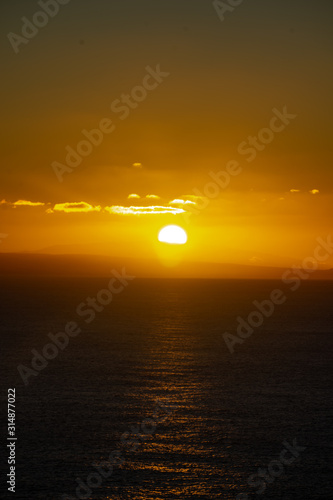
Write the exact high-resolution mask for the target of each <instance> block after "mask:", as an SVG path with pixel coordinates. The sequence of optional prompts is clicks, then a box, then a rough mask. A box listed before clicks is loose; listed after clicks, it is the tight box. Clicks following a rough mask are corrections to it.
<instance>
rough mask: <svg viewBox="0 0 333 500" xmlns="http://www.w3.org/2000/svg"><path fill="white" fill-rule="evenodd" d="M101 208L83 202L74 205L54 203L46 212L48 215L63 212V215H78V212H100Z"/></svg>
mask: <svg viewBox="0 0 333 500" xmlns="http://www.w3.org/2000/svg"><path fill="white" fill-rule="evenodd" d="M101 210H102V207H101V206H100V205H97V206H93V205H90V204H89V203H86V202H85V201H80V202H74V203H56V204H55V205H54V207H53V208H49V209H48V210H46V212H47V213H48V214H53V213H54V212H65V213H67V214H68V213H78V212H85V213H86V212H100V211H101Z"/></svg>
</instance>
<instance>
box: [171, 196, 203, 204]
mask: <svg viewBox="0 0 333 500" xmlns="http://www.w3.org/2000/svg"><path fill="white" fill-rule="evenodd" d="M169 205H196V203H195V202H194V201H191V200H181V199H180V198H176V199H175V200H172V201H169Z"/></svg>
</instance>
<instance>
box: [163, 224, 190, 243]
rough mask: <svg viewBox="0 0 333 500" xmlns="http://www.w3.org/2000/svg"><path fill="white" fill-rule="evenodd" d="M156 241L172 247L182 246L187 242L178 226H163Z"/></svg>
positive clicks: (184, 232)
mask: <svg viewBox="0 0 333 500" xmlns="http://www.w3.org/2000/svg"><path fill="white" fill-rule="evenodd" d="M158 241H161V242H162V243H169V244H172V245H184V244H185V243H186V242H187V234H186V231H184V229H183V228H182V227H180V226H173V225H171V226H165V227H163V228H162V229H161V230H160V232H159V233H158Z"/></svg>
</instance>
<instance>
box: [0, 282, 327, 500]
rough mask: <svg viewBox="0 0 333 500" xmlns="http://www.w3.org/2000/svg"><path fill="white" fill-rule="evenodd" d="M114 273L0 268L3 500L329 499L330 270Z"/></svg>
mask: <svg viewBox="0 0 333 500" xmlns="http://www.w3.org/2000/svg"><path fill="white" fill-rule="evenodd" d="M109 280H110V278H105V279H103V278H98V279H93V278H86V279H85V278H61V279H60V278H59V279H58V278H57V279H51V278H38V279H31V278H25V279H22V278H18V277H17V278H14V279H13V278H12V279H9V278H7V277H6V278H3V279H2V287H1V292H0V294H1V300H0V303H1V309H2V315H1V318H2V333H1V344H2V352H3V353H4V357H3V361H2V363H1V380H2V387H3V389H2V401H3V405H2V408H3V412H2V413H1V415H2V417H1V428H2V432H1V435H2V436H3V437H4V439H3V446H2V451H3V450H6V436H7V420H6V419H7V416H6V415H7V410H6V406H5V405H6V404H7V390H8V389H9V388H14V389H15V394H16V401H15V410H16V424H15V425H16V436H17V440H16V442H15V446H16V462H15V476H16V478H15V494H13V493H11V492H10V491H8V490H7V486H8V485H6V479H5V477H6V474H7V473H8V469H9V465H8V464H7V455H8V452H7V451H5V453H4V454H3V455H4V456H3V458H2V459H1V467H2V471H3V472H2V479H1V481H2V491H5V495H4V496H3V498H15V499H17V500H21V499H22V500H37V499H38V500H39V499H43V500H44V499H46V500H48V499H52V500H57V499H63V500H64V499H65V498H67V499H70V498H87V499H99V500H106V499H131V500H162V499H166V500H169V499H180V498H181V499H198V500H200V499H207V500H215V499H220V498H221V499H226V500H229V499H237V500H246V499H252V498H258V499H260V498H262V499H290V500H291V499H293V500H295V499H300V500H301V499H302V500H306V499H309V500H316V499H325V500H327V499H329V498H332V496H333V495H332V493H333V488H332V482H331V478H332V442H333V441H332V437H333V426H332V415H333V412H332V379H333V376H332V375H333V369H332V366H333V364H332V358H333V356H332V355H333V335H332V333H333V331H332V329H333V312H332V291H333V282H328V281H326V282H319V281H312V282H305V281H304V282H301V283H300V287H299V289H298V290H296V291H294V292H293V291H291V288H290V286H288V285H286V284H282V283H281V282H279V281H245V280H244V281H242V280H234V281H233V280H195V279H194V280H190V279H189V280H144V279H135V280H133V281H129V282H128V286H123V287H122V288H121V289H118V290H117V293H114V294H113V296H112V300H111V302H110V303H108V304H107V302H108V300H109V299H108V294H107V293H106V292H105V291H104V292H100V291H101V290H103V289H105V288H106V286H107V284H108V281H109ZM275 289H280V290H281V291H282V292H283V294H284V297H285V300H284V302H283V303H281V304H276V305H275V306H274V311H273V312H272V313H271V315H270V316H269V317H264V316H263V320H262V324H261V325H260V326H257V327H252V328H251V329H252V330H253V332H252V334H250V335H248V336H245V337H244V338H242V337H240V336H239V335H237V332H236V328H237V325H238V320H237V318H242V319H243V320H244V321H247V318H248V317H249V315H250V314H251V312H253V311H255V310H257V311H258V309H256V307H255V306H254V304H253V302H254V301H258V302H259V303H262V301H264V300H267V299H268V298H269V297H270V296H271V293H272V291H273V290H275ZM89 297H90V298H92V299H93V298H96V297H99V300H100V301H102V302H103V303H104V305H101V302H98V303H96V302H95V303H94V304H95V306H93V305H90V306H89V308H90V309H92V310H93V311H94V312H93V313H92V312H91V313H90V314H88V313H86V314H85V315H83V314H82V311H84V310H87V307H88V306H87V299H88V298H89ZM82 303H84V304H85V305H84V306H83V305H82ZM90 304H93V302H91V301H90ZM96 304H97V305H96ZM80 305H81V309H80V311H81V315H79V314H78V313H77V309H78V307H79V306H80ZM95 307H96V308H98V310H95ZM251 318H252V320H251V321H255V319H256V318H257V319H258V314H257V316H256V315H252V317H251ZM259 318H260V317H259ZM88 319H89V320H90V322H88V321H87V320H88ZM73 323H74V324H76V326H75V325H74V324H73ZM68 324H70V326H68ZM66 326H67V332H70V333H71V335H72V336H70V335H69V334H68V335H67V334H66V335H62V336H61V335H59V336H58V337H52V338H53V339H54V338H57V339H58V342H59V346H60V345H61V346H62V348H61V347H59V346H58V347H53V348H52V346H51V347H50V346H49V347H48V348H45V346H46V345H47V344H50V343H52V342H51V337H50V336H49V334H51V335H53V336H56V335H57V334H58V333H59V332H60V333H63V332H64V331H65V329H66ZM249 330H250V329H248V331H249ZM78 332H79V333H78ZM226 332H228V333H229V334H230V335H233V336H234V337H231V336H230V337H229V338H230V339H233V341H235V343H233V345H232V347H231V348H230V345H229V347H228V345H227V343H226V340H225V338H226V337H225V333H226ZM236 335H237V337H236ZM66 338H67V340H68V343H67V345H65V344H66ZM235 339H236V340H235ZM237 339H238V340H237ZM233 341H232V342H233ZM53 345H54V343H53ZM43 349H44V351H43ZM32 350H35V351H34V354H33V353H32V352H31V351H32ZM231 351H233V352H231ZM36 352H37V353H38V354H37V358H38V359H37V361H36V359H35V361H34V364H32V363H33V357H34V356H35V355H36ZM43 352H44V354H45V353H46V354H47V356H48V359H46V357H44V356H43ZM39 356H41V357H39ZM43 359H44V362H43ZM45 360H46V361H45ZM44 365H45V366H44ZM18 366H21V368H20V371H19V370H18ZM22 367H25V368H22ZM36 368H37V369H36ZM7 450H8V448H7ZM6 492H7V493H6Z"/></svg>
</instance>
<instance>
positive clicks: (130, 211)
mask: <svg viewBox="0 0 333 500" xmlns="http://www.w3.org/2000/svg"><path fill="white" fill-rule="evenodd" d="M104 210H105V211H106V212H109V213H110V214H117V215H157V214H175V215H176V214H181V213H183V212H185V210H183V209H182V208H176V207H163V206H150V207H133V206H131V207H124V206H120V205H113V206H111V207H105V208H104Z"/></svg>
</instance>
